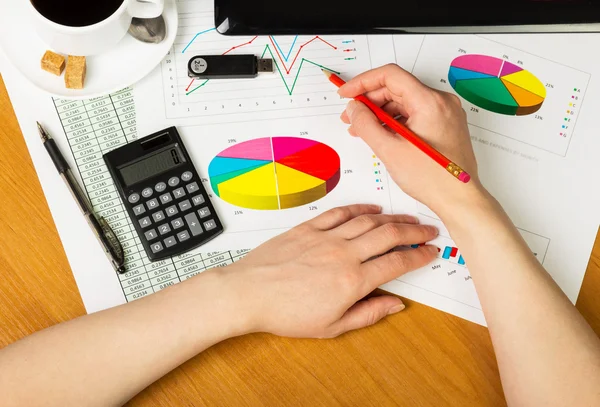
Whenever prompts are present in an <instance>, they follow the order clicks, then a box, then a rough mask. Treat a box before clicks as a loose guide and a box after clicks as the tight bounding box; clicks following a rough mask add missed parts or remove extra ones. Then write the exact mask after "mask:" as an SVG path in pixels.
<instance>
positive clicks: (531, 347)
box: [441, 189, 600, 406]
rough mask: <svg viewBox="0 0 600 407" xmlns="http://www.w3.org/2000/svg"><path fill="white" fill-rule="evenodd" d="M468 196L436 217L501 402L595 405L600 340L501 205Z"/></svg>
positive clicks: (599, 388) (480, 193) (483, 195)
mask: <svg viewBox="0 0 600 407" xmlns="http://www.w3.org/2000/svg"><path fill="white" fill-rule="evenodd" d="M467 198H468V199H471V200H472V201H471V203H470V204H469V205H468V206H466V205H467V204H466V202H465V207H468V209H467V210H464V211H462V212H460V211H459V212H457V211H456V208H453V209H454V211H453V214H450V212H448V214H447V215H446V214H444V211H443V210H442V211H441V214H442V219H443V220H444V222H445V223H446V225H447V227H448V229H449V231H450V233H451V235H452V238H453V239H454V240H455V241H456V243H457V245H458V247H459V248H460V250H461V252H462V254H463V256H464V258H465V259H466V261H467V265H468V267H469V271H470V273H471V275H472V277H473V281H474V283H475V287H476V289H477V293H478V295H479V299H480V301H481V305H482V308H483V311H484V314H485V317H486V321H487V323H488V326H489V330H490V335H491V337H492V341H493V344H494V348H495V351H496V355H497V359H498V365H499V368H500V374H501V377H502V383H503V386H504V390H505V393H506V397H507V400H508V401H509V403H511V404H513V405H548V406H549V405H560V406H564V405H592V404H593V405H596V404H599V403H600V341H599V340H598V338H597V337H596V335H595V334H594V332H593V331H592V329H591V328H590V327H589V325H588V324H587V323H586V321H585V320H584V319H583V317H582V316H581V315H580V314H579V313H578V312H577V310H576V309H575V307H574V306H573V305H572V304H571V303H570V301H569V300H568V298H567V297H566V296H565V295H564V294H563V293H562V291H561V290H560V288H559V287H558V286H557V285H556V284H555V283H554V281H553V280H552V278H551V277H550V276H549V275H548V273H546V271H545V270H544V269H543V267H542V266H541V265H540V263H539V262H538V261H537V259H536V258H535V256H534V255H533V253H532V252H531V250H530V249H529V248H528V246H527V244H526V243H525V242H524V241H523V239H522V237H521V236H520V234H519V232H518V231H517V230H516V228H515V227H514V226H513V224H512V222H511V221H510V219H509V218H508V216H507V215H506V213H505V212H504V211H503V210H502V208H501V207H500V205H499V204H498V203H497V202H496V201H495V200H494V199H493V198H492V197H491V196H490V195H489V194H487V192H485V191H484V190H482V189H481V190H477V191H470V195H469V196H467ZM499 248H502V250H498V249H499ZM558 372H564V374H560V373H558Z"/></svg>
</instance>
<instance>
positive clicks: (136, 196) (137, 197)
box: [127, 193, 140, 204]
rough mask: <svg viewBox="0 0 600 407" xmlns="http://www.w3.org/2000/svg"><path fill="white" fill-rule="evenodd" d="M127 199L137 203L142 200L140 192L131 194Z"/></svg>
mask: <svg viewBox="0 0 600 407" xmlns="http://www.w3.org/2000/svg"><path fill="white" fill-rule="evenodd" d="M127 200H128V201H129V203H132V204H134V203H137V201H139V200H140V194H138V193H133V194H131V195H129V198H127Z"/></svg>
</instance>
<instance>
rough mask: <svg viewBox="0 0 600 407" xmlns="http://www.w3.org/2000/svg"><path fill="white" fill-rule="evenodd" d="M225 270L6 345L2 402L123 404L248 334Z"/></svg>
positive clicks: (0, 374)
mask: <svg viewBox="0 0 600 407" xmlns="http://www.w3.org/2000/svg"><path fill="white" fill-rule="evenodd" d="M223 272H224V271H223V269H220V270H219V271H209V272H205V273H203V274H201V275H199V276H197V277H194V278H192V279H190V280H188V281H186V282H184V283H180V284H178V285H175V286H172V287H170V288H168V289H166V290H164V291H161V292H159V293H156V294H154V295H151V296H149V297H147V298H144V299H141V300H138V301H135V302H133V303H130V304H126V305H123V306H120V307H116V308H112V309H109V310H106V311H102V312H98V313H95V314H91V315H86V316H83V317H80V318H78V319H75V320H73V321H69V322H67V323H64V324H60V325H56V326H53V327H51V328H49V329H46V330H44V331H41V332H38V333H36V334H34V335H32V336H30V337H28V338H25V339H23V340H22V341H19V342H17V343H14V344H12V345H10V346H8V347H6V348H5V349H3V350H2V351H0V394H2V404H3V405H4V406H12V405H14V406H24V405H27V406H36V405H44V406H66V405H80V406H110V405H122V404H123V403H125V402H126V401H127V400H129V399H130V398H131V397H133V396H134V395H135V394H137V393H138V392H139V391H141V390H142V389H143V388H145V387H146V386H148V385H149V384H150V383H152V382H154V381H155V380H157V379H158V378H160V377H161V376H163V375H164V374H166V373H167V372H169V371H170V370H172V369H174V368H175V367H177V366H178V365H180V364H181V363H183V362H185V361H186V360H188V359H190V358H191V357H193V356H194V355H196V354H198V353H199V352H201V351H202V350H204V349H206V348H208V347H210V346H211V345H213V344H215V343H217V342H219V341H222V340H224V339H226V338H228V337H231V336H235V335H239V334H242V333H244V332H245V330H246V329H247V326H246V321H245V320H243V319H242V317H241V316H238V315H240V314H238V309H237V308H239V302H238V301H237V300H236V298H235V297H236V296H235V295H230V291H228V287H226V286H225V284H223V283H222V280H223V277H222V276H223ZM219 273H221V274H219Z"/></svg>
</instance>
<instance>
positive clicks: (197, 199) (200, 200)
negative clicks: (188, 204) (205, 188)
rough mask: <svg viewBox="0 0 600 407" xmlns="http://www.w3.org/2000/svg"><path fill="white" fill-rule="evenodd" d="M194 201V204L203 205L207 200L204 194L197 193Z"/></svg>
mask: <svg viewBox="0 0 600 407" xmlns="http://www.w3.org/2000/svg"><path fill="white" fill-rule="evenodd" d="M192 202H193V203H194V206H198V205H202V204H203V203H204V202H206V201H205V200H204V196H202V195H196V196H195V197H193V198H192Z"/></svg>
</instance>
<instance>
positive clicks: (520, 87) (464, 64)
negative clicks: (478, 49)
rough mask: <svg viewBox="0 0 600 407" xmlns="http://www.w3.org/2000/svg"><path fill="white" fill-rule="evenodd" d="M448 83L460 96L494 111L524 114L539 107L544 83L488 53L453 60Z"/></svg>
mask: <svg viewBox="0 0 600 407" xmlns="http://www.w3.org/2000/svg"><path fill="white" fill-rule="evenodd" d="M448 80H449V81H450V86H452V87H453V88H454V90H456V93H458V94H459V95H460V96H462V97H463V98H465V99H466V100H468V101H469V102H471V103H473V104H474V105H477V106H479V107H481V108H483V109H486V110H490V111H492V112H495V113H500V114H506V115H516V116H525V115H528V114H532V113H535V112H537V111H538V110H540V108H541V107H542V104H543V103H544V99H545V98H546V88H545V87H544V84H543V83H542V82H541V81H540V80H539V79H538V78H536V77H535V76H534V75H533V74H532V73H531V72H529V71H527V70H525V69H523V68H521V67H520V66H517V65H515V64H513V63H510V62H508V61H505V60H503V59H500V58H495V57H491V56H487V55H462V56H459V57H458V58H456V59H454V60H453V61H452V64H451V65H450V71H449V72H448Z"/></svg>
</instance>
